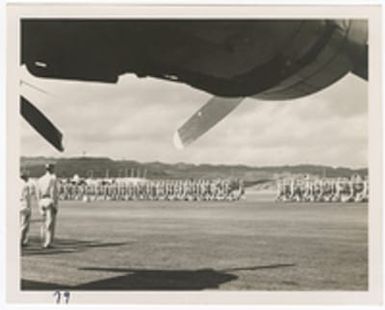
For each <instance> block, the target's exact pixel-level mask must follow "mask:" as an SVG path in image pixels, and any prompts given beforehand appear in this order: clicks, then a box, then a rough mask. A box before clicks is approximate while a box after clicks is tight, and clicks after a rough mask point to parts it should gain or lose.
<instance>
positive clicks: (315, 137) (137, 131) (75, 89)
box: [21, 69, 368, 168]
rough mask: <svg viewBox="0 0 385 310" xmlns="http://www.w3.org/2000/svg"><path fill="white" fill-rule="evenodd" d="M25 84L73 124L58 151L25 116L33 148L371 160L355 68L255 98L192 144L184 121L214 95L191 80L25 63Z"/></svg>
mask: <svg viewBox="0 0 385 310" xmlns="http://www.w3.org/2000/svg"><path fill="white" fill-rule="evenodd" d="M22 77H23V80H25V81H27V82H29V83H32V84H34V85H35V86H37V87H40V88H43V89H44V90H46V91H47V92H49V95H46V94H43V93H40V92H38V91H36V90H34V89H33V88H30V87H28V86H26V85H23V86H22V89H21V92H22V94H24V95H25V96H26V97H27V98H28V99H30V100H31V101H32V102H33V103H34V104H35V105H36V106H37V107H38V108H39V109H41V110H42V111H43V112H44V113H46V115H47V116H48V117H49V118H50V119H51V120H52V121H53V122H54V123H55V124H56V125H57V126H58V127H59V128H60V129H61V131H62V132H63V133H64V147H65V152H64V153H60V152H58V151H56V150H55V149H54V148H53V147H51V145H50V144H48V143H47V142H46V141H45V140H43V138H41V137H40V135H38V134H37V133H36V132H35V130H34V129H33V128H32V127H31V126H30V125H29V124H28V123H27V122H25V121H24V119H22V120H21V133H22V137H21V145H22V155H24V156H54V157H59V156H66V157H69V156H81V155H82V154H83V152H86V155H87V156H106V157H111V158H114V159H133V160H138V161H141V162H149V161H162V162H169V163H175V162H189V163H223V164H246V165H253V166H265V165H294V164H302V163H309V164H324V165H331V166H349V167H356V168H357V167H367V143H368V138H367V125H368V124H367V110H368V107H367V105H368V101H367V83H366V82H364V81H363V80H361V79H359V78H357V77H355V76H353V75H350V74H349V75H347V76H346V77H344V78H343V79H342V80H340V81H339V82H337V83H335V84H334V85H332V86H330V87H329V88H327V89H325V90H323V91H321V92H318V93H316V94H314V95H311V96H308V97H305V98H301V99H296V100H289V101H280V102H272V101H260V100H258V101H257V100H255V99H245V100H244V101H243V102H242V104H241V105H240V106H239V107H238V108H236V110H234V111H233V112H232V113H231V114H230V115H228V116H227V117H226V118H225V119H224V120H222V121H221V122H220V123H219V124H217V125H216V126H215V127H214V128H212V129H211V130H210V131H209V132H208V133H206V134H205V135H204V136H202V137H201V138H200V139H199V140H198V141H196V142H195V143H194V144H192V145H190V146H189V147H187V148H186V149H184V150H177V149H176V148H175V147H174V145H173V142H172V137H173V134H174V132H175V130H176V129H177V128H178V126H179V125H181V124H182V123H183V122H184V121H185V120H186V119H188V118H189V117H190V116H191V115H192V114H193V113H194V112H195V111H196V110H198V109H199V107H200V106H202V105H203V104H204V103H206V102H207V101H208V100H209V99H210V98H211V95H209V94H207V93H205V92H202V91H199V90H196V89H194V88H192V87H190V86H188V85H184V84H179V83H173V82H167V81H162V80H158V79H152V78H142V79H139V78H136V77H135V76H134V75H124V76H122V77H121V78H120V79H119V82H118V84H104V83H90V82H74V81H59V80H52V79H38V78H35V77H33V76H32V75H30V74H29V73H28V72H27V71H26V70H25V69H22Z"/></svg>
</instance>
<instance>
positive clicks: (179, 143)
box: [174, 97, 243, 149]
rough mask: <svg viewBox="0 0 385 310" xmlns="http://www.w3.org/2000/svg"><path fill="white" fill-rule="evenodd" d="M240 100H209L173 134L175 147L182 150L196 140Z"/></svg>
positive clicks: (221, 98)
mask: <svg viewBox="0 0 385 310" xmlns="http://www.w3.org/2000/svg"><path fill="white" fill-rule="evenodd" d="M242 100H243V98H242V97H237V98H223V97H213V98H212V99H210V100H209V101H208V102H207V103H206V104H205V105H204V106H203V107H201V108H200V109H199V110H198V111H197V112H196V113H195V114H194V115H193V116H191V117H190V118H189V119H188V120H187V121H186V122H185V123H184V124H183V125H182V126H181V127H180V128H179V129H178V130H177V131H176V132H175V134H174V145H175V147H176V148H178V149H182V148H184V147H185V146H187V145H189V144H191V143H192V142H194V141H195V140H197V139H198V138H199V137H200V136H202V135H203V134H205V133H206V132H207V131H208V130H209V129H210V128H211V127H213V126H214V125H215V124H217V123H218V122H219V121H221V120H222V119H223V118H224V117H225V116H226V115H227V114H229V113H230V112H231V111H233V110H234V109H235V108H236V107H237V106H238V105H239V104H240V103H241V101H242Z"/></svg>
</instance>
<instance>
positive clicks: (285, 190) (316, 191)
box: [276, 175, 369, 202]
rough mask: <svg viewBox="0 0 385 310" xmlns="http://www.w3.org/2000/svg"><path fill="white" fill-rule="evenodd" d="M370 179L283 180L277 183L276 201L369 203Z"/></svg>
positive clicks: (302, 178) (358, 177)
mask: <svg viewBox="0 0 385 310" xmlns="http://www.w3.org/2000/svg"><path fill="white" fill-rule="evenodd" d="M368 199H369V183H368V179H367V178H366V177H365V178H362V177H360V176H359V175H353V176H352V177H351V178H315V179H311V178H310V177H309V176H304V177H298V178H290V179H282V180H279V181H278V182H277V196H276V201H283V202H367V201H368Z"/></svg>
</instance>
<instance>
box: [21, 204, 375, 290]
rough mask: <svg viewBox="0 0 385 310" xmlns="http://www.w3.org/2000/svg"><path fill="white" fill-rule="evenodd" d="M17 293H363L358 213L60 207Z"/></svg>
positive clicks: (341, 208) (285, 207) (361, 209)
mask: <svg viewBox="0 0 385 310" xmlns="http://www.w3.org/2000/svg"><path fill="white" fill-rule="evenodd" d="M40 225H41V220H40V215H39V213H38V210H37V209H36V206H34V209H33V221H32V224H31V233H30V245H29V246H28V247H26V248H23V250H22V257H21V277H22V280H21V288H22V289H23V290H52V289H56V288H58V289H66V288H67V289H71V290H88V291H89V290H204V289H221V290H301V291H302V290H367V288H368V264H367V262H368V256H367V251H368V242H367V230H368V229H367V204H321V203H319V204H315V203H313V204H307V203H300V204H294V203H273V202H262V201H258V200H256V199H253V198H250V199H247V200H245V201H239V202H234V203H230V202H165V201H159V202H155V201H154V202H151V201H150V202H144V201H140V202H112V201H107V202H92V203H83V202H61V203H60V210H59V214H58V221H57V229H56V236H57V237H56V240H55V244H54V245H55V246H54V248H52V249H41V248H40V240H39V227H40Z"/></svg>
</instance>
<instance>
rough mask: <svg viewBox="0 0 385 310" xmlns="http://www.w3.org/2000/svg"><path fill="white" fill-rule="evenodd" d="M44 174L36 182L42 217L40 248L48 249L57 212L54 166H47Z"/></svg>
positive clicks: (56, 187) (57, 196)
mask: <svg viewBox="0 0 385 310" xmlns="http://www.w3.org/2000/svg"><path fill="white" fill-rule="evenodd" d="M45 170H46V173H45V174H44V175H43V176H42V177H41V178H40V179H39V181H38V193H37V194H38V199H39V209H40V213H41V214H42V215H43V225H42V227H41V231H40V232H41V238H42V247H43V248H50V247H51V246H52V242H53V239H54V234H55V224H56V214H57V211H58V200H59V195H58V194H59V191H58V181H57V179H56V175H55V166H54V165H53V164H47V165H46V166H45Z"/></svg>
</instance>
